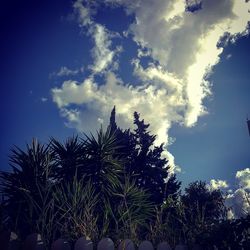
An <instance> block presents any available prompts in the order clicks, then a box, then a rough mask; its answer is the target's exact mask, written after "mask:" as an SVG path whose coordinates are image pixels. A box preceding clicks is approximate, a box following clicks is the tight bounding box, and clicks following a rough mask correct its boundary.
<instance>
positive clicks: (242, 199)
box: [225, 188, 250, 218]
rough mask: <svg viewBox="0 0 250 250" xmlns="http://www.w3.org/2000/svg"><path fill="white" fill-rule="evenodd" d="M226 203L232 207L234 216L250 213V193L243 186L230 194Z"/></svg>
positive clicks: (243, 215)
mask: <svg viewBox="0 0 250 250" xmlns="http://www.w3.org/2000/svg"><path fill="white" fill-rule="evenodd" d="M225 203H226V206H227V207H229V208H230V210H231V214H233V217H234V218H240V217H245V216H246V215H247V214H250V193H249V192H247V191H246V190H244V189H242V188H239V189H237V190H236V191H235V192H234V193H232V194H229V195H228V196H227V197H226V201H225Z"/></svg>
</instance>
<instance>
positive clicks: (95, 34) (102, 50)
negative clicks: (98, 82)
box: [73, 0, 121, 74]
mask: <svg viewBox="0 0 250 250" xmlns="http://www.w3.org/2000/svg"><path fill="white" fill-rule="evenodd" d="M84 3H85V6H84ZM92 5H95V3H94V2H93V1H92V2H91V1H81V0H77V1H76V2H75V3H74V5H73V7H74V10H75V12H76V16H77V18H78V22H79V24H80V26H81V27H85V28H87V34H88V35H89V36H91V38H92V39H93V41H94V43H95V46H94V47H93V49H92V51H91V54H92V57H93V60H94V62H93V65H90V66H89V68H90V69H91V70H92V74H98V73H104V72H105V70H107V69H110V68H112V69H113V70H114V69H116V68H117V65H118V62H117V60H114V57H115V55H117V54H118V53H119V52H121V46H117V47H116V48H115V49H113V50H112V49H111V45H112V41H111V39H112V38H113V37H117V36H119V34H117V33H115V32H111V31H109V30H108V29H107V28H106V27H105V26H104V25H101V24H99V23H96V22H95V21H94V20H93V18H92V15H93V12H94V8H93V6H92Z"/></svg>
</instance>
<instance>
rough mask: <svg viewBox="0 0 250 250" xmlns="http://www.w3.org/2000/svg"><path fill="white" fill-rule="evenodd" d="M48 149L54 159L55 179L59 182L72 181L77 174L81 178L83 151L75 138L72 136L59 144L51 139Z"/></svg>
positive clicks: (82, 172)
mask: <svg viewBox="0 0 250 250" xmlns="http://www.w3.org/2000/svg"><path fill="white" fill-rule="evenodd" d="M50 147H51V150H52V152H53V155H54V157H55V163H56V168H55V172H54V174H55V177H56V178H57V180H59V181H66V182H69V181H72V180H73V178H74V177H75V174H76V172H77V176H78V177H79V178H81V176H82V175H83V174H84V171H85V169H84V163H85V149H84V145H83V143H81V142H80V141H79V140H78V137H77V136H75V137H74V136H73V137H71V138H69V139H67V140H66V142H65V143H64V144H63V143H60V142H59V141H57V140H56V139H54V138H52V139H51V142H50Z"/></svg>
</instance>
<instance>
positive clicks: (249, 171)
mask: <svg viewBox="0 0 250 250" xmlns="http://www.w3.org/2000/svg"><path fill="white" fill-rule="evenodd" d="M236 178H237V180H238V182H239V186H240V187H241V188H243V189H246V190H248V191H250V168H245V169H243V170H240V171H237V173H236Z"/></svg>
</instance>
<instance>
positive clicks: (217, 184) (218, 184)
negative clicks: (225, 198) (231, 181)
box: [209, 179, 228, 190]
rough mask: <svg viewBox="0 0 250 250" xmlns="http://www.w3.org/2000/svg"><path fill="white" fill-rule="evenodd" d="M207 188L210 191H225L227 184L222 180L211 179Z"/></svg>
mask: <svg viewBox="0 0 250 250" xmlns="http://www.w3.org/2000/svg"><path fill="white" fill-rule="evenodd" d="M209 188H210V189H211V190H216V189H226V188H228V183H227V182H226V181H224V180H215V179H212V180H210V184H209Z"/></svg>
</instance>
